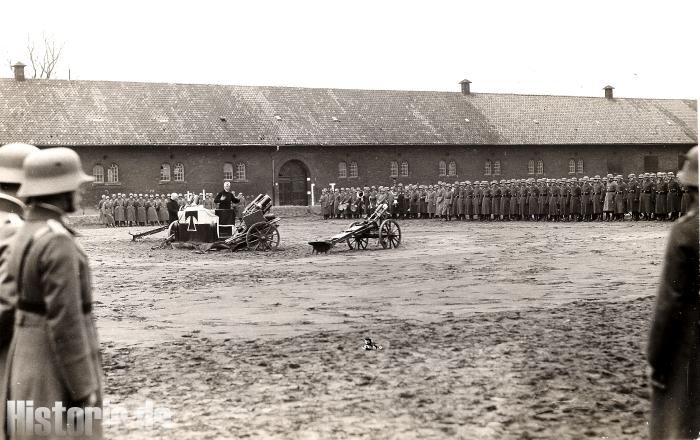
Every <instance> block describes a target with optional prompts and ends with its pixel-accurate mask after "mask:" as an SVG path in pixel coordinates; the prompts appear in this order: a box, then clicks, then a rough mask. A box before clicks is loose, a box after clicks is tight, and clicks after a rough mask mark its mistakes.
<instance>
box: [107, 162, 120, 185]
mask: <svg viewBox="0 0 700 440" xmlns="http://www.w3.org/2000/svg"><path fill="white" fill-rule="evenodd" d="M117 182H119V165H117V164H116V163H113V164H112V165H110V166H109V168H107V183H117Z"/></svg>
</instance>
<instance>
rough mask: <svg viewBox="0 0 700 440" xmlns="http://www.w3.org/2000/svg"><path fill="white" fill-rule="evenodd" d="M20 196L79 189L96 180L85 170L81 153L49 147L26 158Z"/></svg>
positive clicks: (18, 192)
mask: <svg viewBox="0 0 700 440" xmlns="http://www.w3.org/2000/svg"><path fill="white" fill-rule="evenodd" d="M23 168H24V179H23V180H22V185H21V186H20V187H19V191H17V195H18V196H20V197H34V196H45V195H50V194H60V193H65V192H71V191H76V190H77V189H78V188H79V187H80V185H81V184H83V183H86V182H92V181H93V180H94V179H93V178H92V177H91V176H88V175H87V174H85V173H84V172H83V168H82V165H81V164H80V157H78V153H76V152H75V151H73V150H71V149H70V148H63V147H58V148H47V149H45V150H39V151H35V152H34V153H31V154H30V155H29V156H27V158H26V159H24V165H23Z"/></svg>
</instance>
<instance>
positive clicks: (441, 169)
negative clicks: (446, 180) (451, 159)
mask: <svg viewBox="0 0 700 440" xmlns="http://www.w3.org/2000/svg"><path fill="white" fill-rule="evenodd" d="M438 175H440V176H446V175H447V164H446V163H445V161H444V160H441V161H440V162H438Z"/></svg>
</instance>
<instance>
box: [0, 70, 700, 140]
mask: <svg viewBox="0 0 700 440" xmlns="http://www.w3.org/2000/svg"><path fill="white" fill-rule="evenodd" d="M697 116H698V112H697V102H696V101H693V100H680V99H636V98H615V99H606V98H603V97H574V96H537V95H512V94H492V93H474V94H471V95H463V94H461V93H460V92H454V93H451V92H424V91H422V92H419V91H384V90H347V89H310V88H292V87H247V86H224V85H195V84H161V83H131V82H107V81H65V80H26V81H22V82H18V81H15V80H14V79H0V144H3V143H7V142H20V141H21V142H28V143H33V144H36V145H40V146H52V145H66V146H78V145H290V144H301V145H358V144H359V145H377V144H388V145H444V144H453V145H527V144H538V145H548V144H552V145H561V144H692V143H697V141H698V130H697Z"/></svg>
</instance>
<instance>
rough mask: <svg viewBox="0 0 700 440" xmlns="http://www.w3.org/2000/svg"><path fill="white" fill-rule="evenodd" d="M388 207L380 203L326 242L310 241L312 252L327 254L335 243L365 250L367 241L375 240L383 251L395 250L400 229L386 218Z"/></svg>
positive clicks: (398, 240)
mask: <svg viewBox="0 0 700 440" xmlns="http://www.w3.org/2000/svg"><path fill="white" fill-rule="evenodd" d="M387 209H388V205H387V204H386V203H382V204H380V205H379V206H377V208H376V209H375V210H374V212H373V213H372V214H371V215H368V216H367V217H365V219H364V220H363V221H360V222H355V223H353V224H351V225H350V226H349V227H348V228H347V229H345V230H344V231H343V232H341V233H339V234H336V235H334V236H332V237H330V238H329V239H327V240H319V241H310V242H309V244H310V245H311V247H312V248H313V252H316V253H321V252H323V253H327V252H328V251H329V250H330V249H331V248H332V247H333V246H335V245H336V243H340V242H341V241H345V242H346V243H347V245H348V247H349V248H350V249H367V245H368V244H369V240H370V238H371V239H376V240H377V243H379V244H380V245H381V246H382V248H384V249H391V248H397V247H399V246H400V245H401V228H400V227H399V224H398V223H397V222H396V221H394V220H392V219H390V218H387V217H388V214H387V212H386V211H387Z"/></svg>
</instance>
